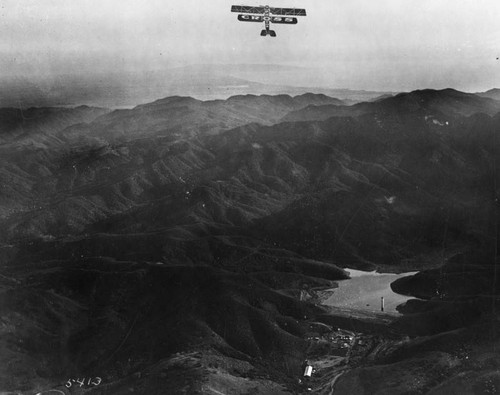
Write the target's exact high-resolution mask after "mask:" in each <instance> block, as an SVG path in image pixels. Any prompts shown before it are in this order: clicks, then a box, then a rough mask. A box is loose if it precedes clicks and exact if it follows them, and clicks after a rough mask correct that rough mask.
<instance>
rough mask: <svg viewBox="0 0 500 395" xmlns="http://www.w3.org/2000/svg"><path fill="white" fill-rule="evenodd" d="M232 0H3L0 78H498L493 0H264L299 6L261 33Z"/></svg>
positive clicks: (397, 81)
mask: <svg viewBox="0 0 500 395" xmlns="http://www.w3.org/2000/svg"><path fill="white" fill-rule="evenodd" d="M233 3H234V2H233V1H229V0H214V1H213V2H211V3H210V6H208V5H206V4H203V3H200V2H196V1H194V0H188V1H184V2H181V1H169V2H168V3H165V2H161V1H157V0H155V1H148V2H147V3H145V2H142V1H138V0H125V1H117V0H108V1H106V2H98V1H96V0H84V1H78V2H64V1H63V0H45V1H34V0H22V1H13V0H4V1H3V2H2V3H1V4H2V5H1V9H0V12H1V14H0V15H1V18H2V23H1V24H0V33H1V35H0V37H1V38H0V49H1V52H2V57H0V67H1V69H2V74H1V79H2V81H3V82H5V81H11V82H12V81H14V82H15V81H24V82H26V83H33V84H35V85H40V86H45V87H47V86H50V85H51V84H57V83H61V81H63V85H64V84H66V83H67V81H71V83H73V84H75V86H84V87H86V86H88V85H89V83H90V82H96V83H97V82H98V79H99V78H101V79H102V80H103V81H104V82H105V83H106V80H107V79H111V80H113V81H115V82H116V81H118V82H120V83H121V84H122V85H123V86H124V87H126V86H127V84H128V83H129V82H130V81H129V80H130V79H134V78H141V79H142V80H143V81H148V78H150V76H151V75H153V74H155V73H163V75H162V78H164V79H169V77H171V79H172V80H175V79H176V78H177V77H178V76H179V75H181V74H183V78H186V79H187V80H188V79H189V71H190V68H194V70H196V72H197V73H200V69H204V71H203V72H204V73H206V74H207V75H209V76H214V75H220V74H221V71H219V70H218V69H220V68H222V69H224V68H227V70H229V72H228V73H227V75H228V76H231V77H235V78H240V79H242V80H246V81H251V82H256V83H260V84H268V85H269V86H271V87H272V86H273V85H281V86H284V85H286V86H290V87H315V88H327V89H353V90H368V91H391V92H401V91H411V90H415V89H425V88H429V89H444V88H453V89H457V90H461V91H465V92H482V91H487V90H489V89H492V88H495V87H498V86H499V84H498V81H500V61H499V60H498V57H499V56H500V49H499V48H498V42H500V26H499V25H498V17H499V16H500V3H498V2H497V1H495V0H485V1H483V2H481V5H482V6H481V7H479V6H478V5H477V3H475V2H473V1H471V0H462V1H459V2H457V1H451V0H440V1H431V0H424V1H418V2H417V1H416V0H410V1H408V2H404V4H403V2H401V1H400V0H380V1H378V2H376V4H375V3H374V2H370V1H366V0H354V1H351V2H349V3H342V2H331V3H326V2H319V1H317V0H307V1H298V0H275V1H273V2H272V3H270V5H272V6H277V7H280V6H286V7H301V8H305V9H306V10H307V17H301V18H299V23H298V24H297V25H295V26H284V25H276V26H275V27H274V28H275V30H276V32H277V35H278V36H277V37H276V38H269V37H260V36H259V32H260V29H261V28H262V27H261V25H260V24H254V23H241V22H238V21H237V19H236V17H237V14H235V13H231V12H230V8H231V5H232V4H233ZM236 4H239V3H238V2H237V3H236ZM244 4H248V5H256V3H255V4H254V2H246V3H244ZM249 65H256V67H257V68H258V70H251V69H250V70H249V67H251V66H249ZM276 66H278V68H279V67H282V69H278V70H277V69H276ZM238 68H242V69H243V70H238ZM222 74H223V73H222ZM89 81H90V82H89ZM152 84H153V85H154V84H156V81H153V82H152ZM166 94H168V92H166Z"/></svg>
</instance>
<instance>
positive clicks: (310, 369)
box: [304, 365, 313, 377]
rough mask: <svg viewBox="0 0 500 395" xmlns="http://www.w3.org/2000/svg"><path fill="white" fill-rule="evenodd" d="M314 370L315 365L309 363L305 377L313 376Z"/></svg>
mask: <svg viewBox="0 0 500 395" xmlns="http://www.w3.org/2000/svg"><path fill="white" fill-rule="evenodd" d="M312 372H313V367H312V366H311V365H307V366H306V368H305V370H304V377H311V375H312Z"/></svg>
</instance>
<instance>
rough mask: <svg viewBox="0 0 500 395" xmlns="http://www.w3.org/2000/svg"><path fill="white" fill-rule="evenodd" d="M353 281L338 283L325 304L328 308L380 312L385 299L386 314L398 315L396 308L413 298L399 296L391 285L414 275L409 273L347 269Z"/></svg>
mask: <svg viewBox="0 0 500 395" xmlns="http://www.w3.org/2000/svg"><path fill="white" fill-rule="evenodd" d="M345 270H346V271H347V272H349V275H350V276H351V279H349V280H341V281H336V283H337V284H338V288H334V289H333V290H332V291H333V294H332V295H331V296H330V297H329V298H328V299H327V300H325V301H324V302H323V303H324V304H325V305H328V306H338V307H347V308H351V309H357V310H365V311H373V312H380V311H381V308H380V299H381V297H383V298H384V312H387V313H398V311H397V310H396V307H397V306H398V305H400V304H402V303H405V302H406V301H407V300H408V299H413V297H411V296H404V295H399V294H397V293H395V292H393V291H392V289H391V286H390V284H391V283H392V282H393V281H395V280H397V279H398V278H401V277H406V276H410V275H413V274H415V273H417V272H408V273H400V274H394V273H377V272H375V271H373V272H363V271H360V270H354V269H345Z"/></svg>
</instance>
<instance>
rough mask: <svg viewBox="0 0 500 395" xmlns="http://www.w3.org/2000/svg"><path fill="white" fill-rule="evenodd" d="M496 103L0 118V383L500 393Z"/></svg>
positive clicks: (466, 98) (160, 389)
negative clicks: (371, 281)
mask: <svg viewBox="0 0 500 395" xmlns="http://www.w3.org/2000/svg"><path fill="white" fill-rule="evenodd" d="M489 96H491V95H489ZM489 96H488V97H483V96H480V95H475V94H470V93H463V92H459V91H456V90H452V89H444V90H421V91H413V92H408V93H400V94H397V95H395V96H389V97H381V98H378V99H377V100H374V101H364V102H360V103H357V104H352V103H348V102H345V101H343V100H340V99H337V98H333V97H330V96H326V95H324V94H311V93H306V94H301V95H298V96H289V95H285V94H283V95H238V96H232V97H230V98H228V99H225V100H221V99H217V100H205V101H203V100H198V99H194V98H191V97H185V96H182V97H181V96H172V97H167V98H164V99H160V100H157V101H154V102H150V103H145V104H140V105H137V106H136V107H133V108H130V109H118V110H112V109H106V108H101V107H75V108H71V107H69V108H68V107H64V108H62V107H50V108H27V109H14V108H4V109H0V119H1V123H0V295H1V297H0V315H1V322H0V333H1V335H0V355H1V357H0V392H4V393H13V394H14V393H15V394H18V393H19V394H37V393H41V394H49V393H51V392H50V391H51V390H53V391H59V393H61V392H62V393H64V394H70V393H71V394H78V393H86V394H87V393H88V394H129V393H132V392H135V393H141V394H142V393H172V394H177V393H179V394H182V393H185V394H197V393H199V394H205V393H207V394H219V393H228V394H247V393H257V394H280V393H283V394H286V393H307V392H312V393H318V394H352V393H356V394H403V393H408V394H410V393H411V394H423V393H429V394H440V393H443V394H446V393H454V392H453V391H458V390H457V388H462V389H463V388H466V389H467V391H468V392H467V393H471V394H484V393H495V392H494V391H496V390H497V389H498V388H500V375H499V374H498V367H499V366H500V357H499V356H498V353H497V352H496V347H498V333H497V332H498V330H499V329H498V328H499V325H498V319H499V315H498V312H497V310H498V294H499V291H500V285H499V281H498V276H499V275H498V270H497V267H498V262H497V260H498V254H497V251H498V237H497V236H498V219H499V213H498V195H499V193H500V191H499V187H498V186H499V185H500V179H499V174H500V172H498V170H497V158H498V152H499V144H500V141H499V139H498V137H497V136H498V131H499V130H500V102H499V101H497V100H495V99H494V98H492V97H489ZM347 268H350V269H355V270H360V271H368V272H371V271H374V270H377V271H378V272H379V273H386V274H387V273H407V272H411V273H409V274H411V275H410V276H407V277H401V278H399V279H397V280H396V281H391V285H390V287H391V288H392V290H393V291H394V292H396V293H397V294H399V295H404V296H405V297H403V296H402V298H404V299H405V300H406V299H409V300H407V301H406V303H405V304H403V305H399V303H395V304H394V306H392V307H391V311H390V312H388V311H385V312H384V313H381V312H375V311H369V310H367V309H360V308H359V307H360V306H359V305H356V306H352V305H350V303H349V302H350V299H353V297H350V296H349V295H348V296H347V297H346V298H347V299H346V300H347V302H348V303H347V304H346V305H341V304H340V303H337V304H336V303H335V302H334V299H332V302H331V303H329V304H328V305H326V304H325V303H324V298H325V295H326V294H327V292H326V290H329V289H330V290H331V289H333V295H335V286H336V282H339V281H352V282H353V283H354V282H355V281H356V280H355V279H352V280H349V278H350V277H354V276H353V275H351V276H350V275H349V272H348V269H347ZM416 272H418V273H416ZM353 273H354V272H353ZM415 273H416V274H415ZM394 276H395V277H397V276H396V275H394ZM364 289H365V290H366V289H367V285H366V284H365V285H362V286H360V292H362V291H363V290H364ZM384 289H386V288H384ZM373 292H374V294H375V295H376V296H377V300H378V297H379V294H378V293H376V291H373ZM338 295H339V294H338V293H337V296H338ZM415 298H418V299H415ZM367 303H371V302H364V304H365V305H366V304H367ZM396 305H397V306H396ZM306 360H307V361H308V363H310V364H311V365H312V366H313V367H314V369H315V373H314V374H313V375H312V377H311V378H310V379H304V377H303V372H304V366H303V365H304V362H305V361H306ZM82 377H84V378H86V379H87V380H84V382H85V383H86V384H81V383H79V384H75V383H76V381H71V379H81V378H82ZM96 377H99V378H101V381H100V382H99V385H94V384H91V383H92V382H97V380H96V379H95V378H96ZM89 379H90V380H89ZM299 379H300V380H301V381H300V382H299ZM68 380H69V381H70V385H69V387H68V385H67V383H68ZM80 381H82V380H80ZM89 383H90V384H89ZM65 384H66V385H65ZM80 384H81V385H80ZM308 388H311V390H310V391H309V390H308ZM353 391H354V392H353ZM488 391H493V392H488Z"/></svg>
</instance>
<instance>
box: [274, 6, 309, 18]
mask: <svg viewBox="0 0 500 395" xmlns="http://www.w3.org/2000/svg"><path fill="white" fill-rule="evenodd" d="M270 11H271V14H273V15H293V16H306V10H304V9H303V8H274V7H271V8H270Z"/></svg>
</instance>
